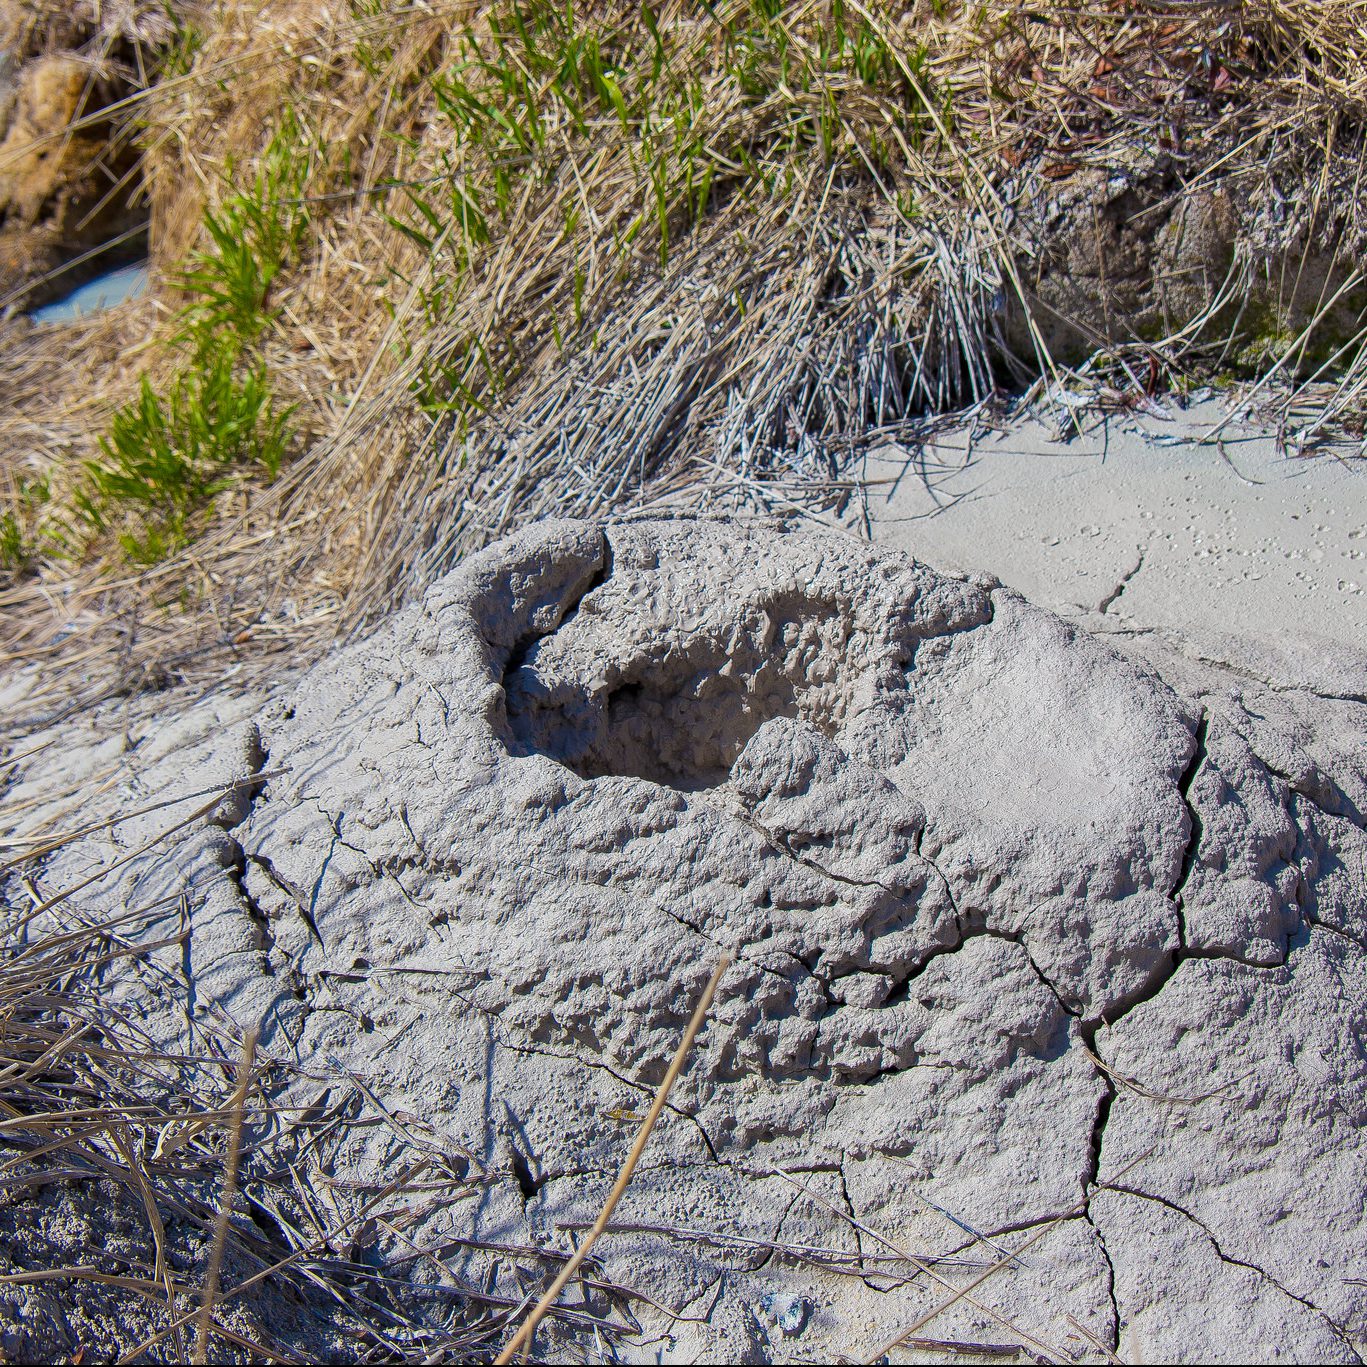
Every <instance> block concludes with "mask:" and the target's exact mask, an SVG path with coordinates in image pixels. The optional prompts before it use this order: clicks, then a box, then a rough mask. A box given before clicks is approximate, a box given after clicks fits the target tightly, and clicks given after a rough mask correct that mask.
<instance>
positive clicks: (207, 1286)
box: [191, 1026, 259, 1364]
mask: <svg viewBox="0 0 1367 1367" xmlns="http://www.w3.org/2000/svg"><path fill="white" fill-rule="evenodd" d="M258 1034H259V1031H258V1029H257V1027H256V1026H252V1028H251V1029H250V1030H248V1031H247V1033H246V1036H245V1037H244V1039H243V1041H242V1059H241V1062H240V1063H239V1064H238V1066H237V1087H236V1088H235V1090H234V1092H233V1099H232V1102H231V1103H230V1109H231V1111H232V1124H231V1127H230V1129H229V1131H228V1162H227V1166H226V1167H225V1169H224V1172H223V1196H222V1204H221V1205H220V1207H219V1212H218V1219H217V1220H216V1221H215V1222H214V1242H213V1246H212V1248H211V1250H210V1252H209V1268H208V1271H207V1272H206V1273H205V1276H204V1295H203V1299H202V1300H201V1302H200V1307H199V1323H198V1325H197V1329H196V1336H195V1351H194V1356H193V1358H192V1359H191V1360H192V1361H193V1362H195V1363H197V1364H204V1363H207V1362H208V1361H209V1335H210V1333H211V1331H212V1328H213V1319H214V1301H215V1300H216V1299H217V1297H218V1279H219V1274H220V1272H221V1271H222V1268H223V1252H224V1249H225V1248H226V1247H227V1244H228V1222H229V1219H230V1216H231V1212H232V1206H233V1197H234V1196H235V1195H236V1194H237V1172H238V1166H239V1165H240V1163H241V1161H242V1127H243V1121H244V1118H245V1115H246V1106H247V1093H248V1091H250V1089H251V1085H252V1068H253V1067H254V1065H255V1063H256V1041H257V1037H258Z"/></svg>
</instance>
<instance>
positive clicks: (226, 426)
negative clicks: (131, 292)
mask: <svg viewBox="0 0 1367 1367" xmlns="http://www.w3.org/2000/svg"><path fill="white" fill-rule="evenodd" d="M302 141H303V130H302V127H301V125H300V123H299V120H298V118H297V116H296V115H295V114H294V113H293V111H290V110H287V111H286V113H285V115H284V116H283V117H282V119H281V121H280V126H279V128H278V129H277V131H276V133H275V135H274V137H273V138H272V139H271V142H270V144H269V146H268V147H267V150H266V153H265V155H264V157H263V158H262V161H261V165H260V167H259V169H258V171H257V173H256V176H255V179H254V181H253V183H252V185H251V186H250V187H249V188H248V189H246V190H243V191H239V192H237V193H235V194H233V195H231V196H229V198H228V199H227V200H226V201H225V202H224V203H223V205H222V206H221V207H220V208H218V209H216V210H215V209H211V210H209V211H207V212H206V213H205V215H204V228H205V232H206V234H207V237H208V245H207V246H205V247H203V248H198V249H196V250H195V251H193V252H192V253H191V254H190V257H189V259H188V261H187V263H186V265H185V267H184V268H183V269H182V270H181V271H180V272H178V273H177V275H176V277H175V279H176V283H177V284H178V285H179V286H180V288H181V289H182V290H183V291H184V292H185V294H186V295H187V296H188V302H187V303H186V304H185V306H184V308H183V309H182V311H181V315H180V319H181V329H180V332H179V334H178V335H177V336H176V337H175V339H174V341H173V345H174V346H175V347H176V348H177V349H179V350H180V351H181V352H182V353H183V354H184V361H183V368H182V369H180V370H179V372H178V373H177V374H175V375H174V376H173V377H172V378H171V379H170V381H169V382H167V383H166V384H165V385H163V386H162V387H160V388H157V387H154V386H153V383H152V381H151V380H150V379H149V378H148V377H147V376H146V375H144V376H143V377H142V380H141V382H140V385H139V390H138V396H137V398H136V399H134V400H132V401H131V402H129V403H127V404H125V405H124V406H123V407H121V408H119V409H118V410H117V411H116V412H115V413H114V415H113V418H112V419H111V421H110V425H109V431H108V433H107V434H106V435H105V436H103V437H101V438H100V442H99V449H100V458H99V459H97V460H92V461H90V462H88V464H87V473H88V484H87V487H86V488H85V489H83V490H82V491H81V492H80V493H79V494H78V495H77V510H78V512H79V514H80V515H81V517H82V518H83V519H84V521H85V522H86V523H87V524H88V525H89V526H90V527H91V528H93V529H95V530H97V531H100V532H103V531H106V530H109V529H110V528H111V526H112V525H115V524H117V523H118V522H120V521H123V522H126V521H128V515H129V514H130V513H131V514H132V515H133V519H134V523H135V525H134V526H133V528H132V529H123V530H118V531H117V532H116V537H117V542H118V545H119V546H120V548H121V549H122V551H123V553H124V554H125V555H126V556H127V557H128V558H129V559H130V560H132V561H133V562H135V563H140V564H152V563H155V562H156V561H158V560H161V559H163V558H164V557H165V556H167V555H169V554H171V553H172V552H174V551H176V550H178V549H180V548H181V547H182V546H184V545H185V544H186V543H187V541H188V540H189V537H190V535H191V532H192V530H193V527H194V524H195V519H196V516H197V515H198V514H199V513H200V512H201V511H202V510H203V509H204V508H206V507H207V505H209V504H210V503H211V502H212V501H213V499H214V497H215V495H217V494H219V493H221V492H222V491H223V490H225V489H228V488H230V487H231V486H232V485H233V483H234V482H235V480H236V478H237V476H238V475H239V474H240V473H242V472H246V471H252V472H256V473H259V474H261V475H264V476H265V478H266V479H267V480H268V481H269V480H273V479H274V478H275V477H276V476H277V475H278V474H279V473H280V468H281V465H282V463H283V462H284V459H285V455H286V452H287V451H288V449H289V445H290V442H291V439H292V431H291V427H290V419H291V416H292V412H293V410H292V409H291V408H290V407H286V406H282V405H281V404H280V403H279V402H278V401H277V399H276V398H275V395H274V391H273V386H272V383H271V379H270V373H269V368H268V364H267V362H266V360H265V359H264V357H263V356H262V355H261V354H260V350H259V342H260V340H261V338H262V336H263V334H264V333H265V332H266V331H267V330H268V329H269V328H270V327H271V326H272V324H273V323H274V321H275V316H276V311H275V310H274V309H273V308H272V307H271V304H270V292H271V287H272V285H273V284H274V282H275V280H276V278H277V277H278V276H279V274H280V272H281V270H282V269H284V267H285V266H286V264H287V262H288V261H289V260H290V257H291V256H292V254H293V253H294V252H296V251H297V250H298V247H299V245H300V242H301V239H302V237H303V234H304V231H305V228H306V227H307V223H308V218H307V214H306V212H305V210H304V207H303V201H302V191H303V188H304V185H305V183H306V181H307V178H308V170H309V163H308V159H307V157H306V156H305V155H302V154H301V152H300V147H301V144H302Z"/></svg>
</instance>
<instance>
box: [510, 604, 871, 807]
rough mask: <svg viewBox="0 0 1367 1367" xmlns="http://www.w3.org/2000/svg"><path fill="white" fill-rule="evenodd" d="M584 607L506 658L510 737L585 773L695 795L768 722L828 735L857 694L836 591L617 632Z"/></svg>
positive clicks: (845, 616)
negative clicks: (796, 722)
mask: <svg viewBox="0 0 1367 1367" xmlns="http://www.w3.org/2000/svg"><path fill="white" fill-rule="evenodd" d="M594 608H595V610H591V608H590V602H589V601H588V600H586V602H585V610H584V611H583V612H582V613H580V614H577V615H576V616H575V617H574V618H573V619H572V620H570V621H566V622H565V623H564V624H562V626H561V627H560V628H559V629H558V630H557V631H555V632H553V633H552V634H550V635H548V636H545V637H542V638H540V639H539V640H536V641H533V642H532V643H531V644H530V645H528V646H527V648H526V650H525V653H524V654H523V655H522V656H521V657H520V658H519V659H515V660H513V661H510V666H511V667H510V668H509V670H508V672H507V674H506V675H505V677H504V689H505V696H506V700H507V715H508V725H509V730H510V732H511V748H512V749H513V750H514V751H515V753H521V754H531V753H539V754H545V755H549V756H551V758H553V759H555V760H558V761H559V762H560V763H561V764H564V765H565V766H566V767H567V768H569V769H572V770H573V771H574V772H575V773H577V774H579V775H580V776H581V777H583V778H602V777H605V776H607V775H611V774H617V775H623V776H630V777H633V778H644V779H648V780H650V781H651V782H653V783H659V784H662V785H665V786H668V787H671V788H676V789H680V790H683V791H686V792H691V791H697V790H700V789H707V788H714V787H717V786H718V785H720V784H722V783H724V782H725V781H726V779H727V776H728V775H729V773H730V771H731V766H732V765H733V764H734V763H735V761H736V758H737V756H739V754H740V753H741V751H742V750H743V749H744V748H745V746H746V744H747V743H748V742H749V741H750V739H751V737H752V736H754V734H755V732H756V731H758V730H759V728H760V727H761V726H763V725H764V723H765V722H767V721H770V720H771V719H773V718H774V717H797V718H800V719H802V720H803V721H805V722H807V723H809V724H810V725H812V726H814V727H816V728H817V729H818V730H820V731H822V732H823V733H825V734H826V735H833V734H835V732H836V731H837V730H838V729H839V726H840V723H841V720H842V718H843V715H844V712H845V710H846V706H847V704H848V701H849V680H850V678H851V670H850V647H851V644H852V635H853V632H852V625H851V619H850V615H849V613H848V611H842V610H841V608H840V607H839V606H838V605H836V604H834V603H829V602H822V601H817V600H811V599H808V598H805V597H804V598H790V599H788V600H787V601H783V602H771V603H767V604H760V605H747V606H744V607H738V608H737V610H736V612H735V614H734V616H732V617H731V618H730V620H729V621H726V622H724V623H715V624H712V625H711V627H710V629H706V628H704V629H702V630H699V629H697V628H696V626H695V625H694V624H693V623H691V622H689V620H688V614H687V612H686V611H684V610H680V612H679V615H678V616H677V617H675V618H674V619H673V620H665V621H660V622H659V623H658V624H657V625H656V627H655V628H654V629H649V628H643V625H642V624H641V623H640V622H639V621H638V622H635V623H633V624H632V625H631V627H630V629H624V630H622V631H621V632H614V631H613V630H611V620H610V617H611V614H609V613H605V612H604V611H603V610H602V607H601V605H594Z"/></svg>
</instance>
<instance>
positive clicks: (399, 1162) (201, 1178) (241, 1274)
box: [0, 773, 637, 1362]
mask: <svg viewBox="0 0 1367 1367" xmlns="http://www.w3.org/2000/svg"><path fill="white" fill-rule="evenodd" d="M0 777H3V774H2V773H0ZM196 796H198V795H196ZM135 815H136V813H131V812H130V813H123V814H120V819H124V818H130V817H132V816H135ZM115 824H118V821H117V819H116V821H115ZM179 824H183V823H178V825H179ZM89 834H90V832H78V833H73V835H72V836H71V837H69V838H68V839H67V840H66V841H65V842H62V843H66V844H70V843H71V841H72V840H74V839H77V838H79V837H80V836H82V835H89ZM51 852H52V846H51V845H50V844H49V845H48V846H46V847H45V848H44V850H43V851H42V853H44V854H50V853H51ZM33 858H36V856H30V858H28V859H21V860H19V861H16V862H12V863H11V864H9V865H7V866H5V867H4V868H3V869H0V879H2V880H3V884H2V885H0V937H3V945H4V949H3V951H0V1205H2V1206H3V1208H4V1213H3V1217H2V1218H0V1229H3V1230H4V1231H5V1233H3V1234H0V1306H3V1307H6V1309H4V1310H0V1315H4V1314H6V1313H13V1311H14V1306H15V1300H16V1298H17V1297H30V1298H31V1299H30V1304H29V1315H28V1317H27V1318H26V1323H27V1325H28V1328H27V1330H26V1332H27V1333H29V1334H30V1335H38V1336H39V1337H31V1338H30V1339H29V1340H28V1350H29V1351H30V1352H33V1353H37V1354H42V1353H44V1352H48V1353H52V1354H54V1355H59V1356H60V1355H65V1354H68V1353H72V1352H74V1351H76V1349H77V1348H78V1347H80V1346H81V1345H80V1344H77V1343H71V1342H64V1341H63V1340H62V1338H61V1337H60V1334H59V1336H58V1337H56V1338H52V1337H49V1338H48V1339H47V1340H46V1341H45V1340H44V1339H43V1338H42V1337H41V1335H42V1332H43V1328H44V1326H45V1323H46V1324H52V1323H53V1322H55V1323H57V1324H62V1325H66V1326H67V1329H68V1332H69V1331H70V1330H71V1328H72V1327H73V1326H74V1327H75V1330H76V1332H77V1333H78V1334H83V1335H85V1338H84V1339H83V1342H84V1348H85V1351H87V1352H93V1353H94V1354H96V1355H97V1356H99V1357H101V1358H104V1357H109V1358H118V1360H120V1361H145V1360H154V1361H168V1360H169V1361H181V1362H183V1361H188V1360H189V1358H190V1353H191V1349H192V1347H193V1345H194V1344H195V1340H196V1325H197V1322H201V1321H200V1317H201V1314H207V1315H208V1319H207V1320H206V1321H202V1323H204V1324H205V1325H206V1326H207V1327H206V1328H205V1329H203V1330H202V1332H204V1333H206V1334H207V1357H208V1359H209V1360H211V1361H224V1360H234V1361H259V1360H262V1359H273V1360H281V1361H297V1360H319V1359H323V1360H337V1359H339V1358H345V1359H346V1360H352V1361H362V1362H388V1361H400V1360H405V1361H407V1360H412V1359H413V1358H414V1357H415V1356H416V1357H421V1358H423V1359H424V1360H433V1359H434V1358H435V1359H436V1360H456V1361H465V1360H470V1359H471V1358H479V1357H489V1356H492V1353H493V1352H494V1351H496V1346H497V1344H498V1342H499V1341H500V1340H501V1339H503V1338H504V1337H506V1335H507V1333H508V1331H509V1328H510V1326H511V1325H512V1324H513V1323H515V1322H516V1321H517V1320H518V1319H519V1318H520V1317H521V1315H522V1313H523V1312H524V1310H525V1308H526V1305H527V1304H528V1303H529V1301H528V1300H527V1299H525V1298H519V1297H518V1296H517V1295H516V1294H509V1293H508V1292H507V1291H505V1290H503V1289H502V1287H501V1288H500V1290H499V1291H498V1292H495V1291H494V1289H493V1288H492V1286H491V1285H478V1284H474V1283H471V1282H468V1281H467V1279H466V1278H464V1277H463V1276H462V1275H460V1274H459V1273H458V1272H457V1271H455V1270H453V1268H452V1266H450V1264H452V1263H456V1264H461V1263H463V1262H464V1261H465V1260H466V1259H467V1258H468V1255H469V1253H470V1252H471V1251H472V1250H476V1251H478V1252H479V1253H481V1254H482V1255H494V1256H496V1257H498V1258H500V1259H502V1260H503V1262H504V1266H505V1270H506V1269H513V1270H514V1271H516V1270H517V1269H520V1270H521V1272H520V1277H519V1276H517V1275H514V1276H513V1277H511V1278H510V1277H508V1276H505V1277H504V1278H503V1283H502V1286H503V1287H506V1286H507V1283H508V1282H509V1280H520V1281H521V1282H522V1283H524V1284H526V1285H527V1286H528V1287H529V1288H530V1289H531V1290H532V1291H534V1290H535V1289H536V1288H537V1286H538V1284H539V1280H540V1278H541V1277H542V1276H543V1275H544V1274H545V1272H546V1271H547V1269H549V1270H554V1269H555V1268H556V1267H558V1266H559V1265H561V1264H563V1263H564V1261H565V1260H566V1258H567V1257H568V1256H569V1255H567V1254H566V1253H564V1252H562V1251H560V1250H555V1249H547V1250H538V1249H535V1248H522V1247H517V1248H513V1247H504V1246H502V1245H499V1244H497V1243H490V1242H487V1241H479V1240H474V1241H471V1240H468V1239H461V1238H460V1237H458V1236H454V1235H453V1236H451V1237H449V1238H446V1239H444V1240H442V1242H441V1244H440V1245H439V1246H437V1247H432V1248H423V1247H419V1246H418V1245H416V1244H415V1243H414V1242H413V1241H412V1240H411V1239H410V1238H408V1237H406V1234H405V1231H409V1230H414V1229H416V1228H420V1227H422V1222H423V1221H424V1220H426V1219H429V1218H430V1216H431V1215H432V1213H433V1211H445V1210H447V1209H449V1208H452V1207H453V1206H458V1205H459V1203H460V1202H462V1201H463V1200H467V1199H472V1198H473V1199H478V1197H479V1194H480V1193H481V1192H482V1191H483V1190H484V1188H485V1187H486V1186H487V1185H488V1183H489V1182H490V1181H491V1180H497V1179H496V1178H495V1177H493V1176H492V1175H491V1174H489V1173H487V1172H486V1171H485V1170H484V1169H483V1168H482V1166H481V1165H480V1164H479V1163H478V1162H477V1161H475V1160H474V1159H473V1158H471V1157H470V1156H469V1155H468V1154H465V1153H464V1152H456V1151H454V1150H452V1149H451V1148H450V1143H449V1141H442V1140H441V1139H440V1137H439V1136H436V1135H435V1134H434V1135H433V1138H432V1139H424V1138H423V1136H422V1134H421V1133H419V1132H418V1131H419V1130H421V1128H422V1127H421V1122H420V1121H419V1120H417V1118H415V1117H408V1119H407V1121H406V1123H400V1122H399V1121H398V1120H397V1119H396V1118H395V1117H394V1115H393V1114H392V1113H391V1112H389V1111H388V1110H386V1109H385V1107H384V1104H383V1101H382V1100H381V1099H380V1098H379V1097H378V1096H376V1095H375V1093H374V1092H373V1091H372V1090H371V1089H369V1088H367V1087H366V1086H365V1085H364V1084H363V1083H361V1082H360V1080H359V1079H357V1078H355V1077H354V1076H353V1075H351V1074H349V1073H346V1072H345V1071H335V1072H334V1073H332V1074H329V1075H327V1076H323V1075H318V1074H315V1073H310V1074H309V1075H307V1076H305V1075H303V1074H302V1073H300V1072H299V1070H298V1069H297V1068H296V1067H294V1066H293V1065H292V1064H291V1062H290V1060H289V1058H288V1051H287V1049H286V1048H285V1046H284V1044H283V1043H281V1044H277V1045H275V1046H273V1047H271V1048H266V1047H264V1046H262V1047H260V1048H259V1049H258V1051H257V1054H256V1062H255V1067H248V1066H244V1065H243V1064H242V1063H241V1060H242V1059H243V1057H244V1042H243V1036H242V1031H241V1029H240V1027H239V1026H237V1025H236V1024H235V1023H234V1022H233V1021H232V1020H231V1019H230V1018H229V1017H228V1016H227V1015H225V1014H224V1013H223V1012H222V1011H221V1010H219V1009H218V1008H216V1007H215V1008H213V1009H211V1010H210V1011H209V1012H207V1013H205V1012H203V1011H196V1010H194V1009H193V1007H192V1001H193V991H192V986H191V984H190V982H189V981H188V979H187V978H186V977H185V975H184V973H183V972H182V971H180V969H179V968H178V967H177V965H179V964H180V963H181V962H182V957H181V956H182V950H183V947H184V945H185V940H186V936H187V935H188V933H189V932H188V920H189V911H188V908H187V907H186V906H185V905H184V902H183V899H182V900H181V901H179V902H178V901H175V900H171V901H169V902H166V903H161V904H158V905H153V906H147V907H143V908H139V909H136V910H133V911H130V912H127V913H125V914H121V915H119V916H117V917H116V918H113V919H101V917H100V915H99V914H98V913H96V912H92V911H91V910H90V907H91V906H92V905H98V904H99V899H98V891H97V892H95V893H92V894H91V900H89V901H86V900H83V899H81V898H78V897H76V896H74V895H69V894H63V895H61V896H59V897H57V898H49V899H47V900H43V899H41V898H40V897H39V895H38V894H37V892H36V890H35V889H34V887H33V884H32V883H31V882H28V881H27V878H26V874H27V872H28V870H29V869H30V868H36V867H37V865H36V864H34V863H32V859H33ZM101 872H102V873H109V872H112V866H110V867H109V868H105V869H103V870H102V871H101ZM25 888H27V889H28V892H27V895H25V893H24V891H23V889H25ZM339 1068H340V1065H339ZM301 1094H302V1095H303V1097H304V1099H303V1100H302V1101H301V1100H300V1097H301ZM282 1097H283V1098H287V1100H283V1101H282ZM372 1125H381V1126H385V1127H387V1130H388V1132H390V1133H392V1134H394V1135H395V1136H396V1138H398V1139H401V1140H402V1141H403V1143H402V1144H401V1145H400V1146H399V1148H398V1149H397V1150H396V1156H395V1158H394V1161H393V1165H392V1167H390V1168H389V1169H388V1170H387V1171H386V1172H385V1174H384V1175H383V1177H382V1178H380V1179H379V1181H377V1182H374V1183H357V1182H352V1181H350V1180H346V1179H347V1174H348V1172H349V1169H348V1168H347V1167H346V1161H345V1154H346V1152H347V1151H348V1150H347V1145H348V1144H349V1142H350V1139H349V1136H351V1135H354V1134H355V1133H356V1132H357V1131H358V1130H361V1131H364V1130H366V1129H367V1128H369V1127H370V1126H372ZM238 1160H240V1180H238V1179H236V1177H235V1170H236V1169H237V1167H238ZM82 1225H84V1226H87V1227H93V1228H94V1229H97V1230H98V1231H99V1232H100V1233H99V1237H98V1238H95V1239H92V1240H91V1241H90V1242H89V1243H88V1244H86V1245H85V1246H81V1245H80V1244H79V1243H78V1242H76V1241H75V1240H74V1238H73V1236H71V1235H70V1234H69V1233H68V1232H67V1231H69V1230H70V1229H71V1228H72V1227H73V1226H75V1227H80V1226H82ZM220 1241H221V1245H220ZM220 1253H221V1255H222V1261H221V1266H222V1277H221V1280H220V1279H219V1278H218V1275H217V1267H218V1258H219V1255H220ZM206 1269H207V1273H206ZM586 1277H587V1280H586V1281H585V1287H586V1290H590V1291H592V1293H593V1295H592V1306H593V1307H594V1308H590V1305H589V1303H588V1300H587V1298H586V1299H585V1300H583V1301H581V1303H580V1304H579V1305H577V1306H574V1307H563V1308H558V1309H554V1310H552V1311H551V1312H550V1313H551V1314H552V1316H553V1317H555V1318H557V1319H558V1320H559V1321H560V1322H561V1323H562V1324H566V1325H569V1326H571V1327H573V1328H576V1329H580V1330H583V1329H587V1330H589V1331H590V1332H596V1333H598V1334H600V1335H602V1336H603V1337H604V1339H605V1340H606V1341H611V1340H612V1339H613V1338H614V1337H615V1336H618V1335H620V1334H622V1333H629V1332H633V1331H634V1330H635V1328H636V1327H637V1326H636V1325H635V1322H634V1320H632V1319H631V1317H630V1315H629V1311H628V1306H629V1298H630V1293H628V1292H627V1291H625V1289H623V1288H618V1287H614V1286H612V1285H610V1284H607V1283H605V1282H603V1281H601V1280H597V1279H595V1272H594V1271H589V1272H588V1273H586ZM206 1286H211V1287H214V1288H215V1289H214V1294H213V1295H212V1296H209V1295H206V1294H205V1288H206ZM50 1294H55V1295H57V1296H58V1297H59V1298H60V1304H61V1306H62V1307H63V1308H62V1310H61V1312H60V1313H58V1312H55V1311H52V1310H51V1302H50V1299H45V1295H50ZM624 1312H625V1314H626V1317H625V1318H624Z"/></svg>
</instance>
